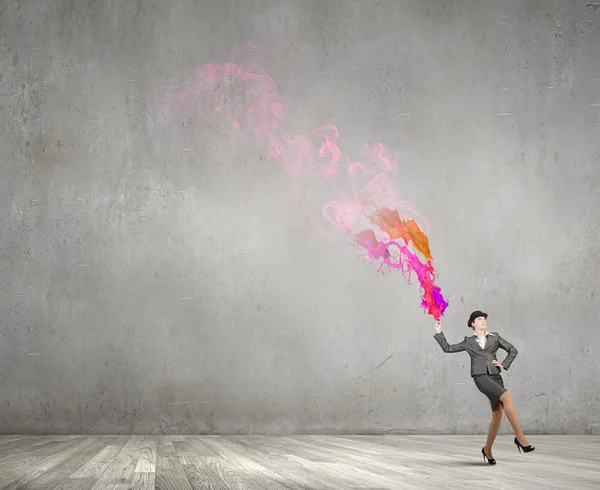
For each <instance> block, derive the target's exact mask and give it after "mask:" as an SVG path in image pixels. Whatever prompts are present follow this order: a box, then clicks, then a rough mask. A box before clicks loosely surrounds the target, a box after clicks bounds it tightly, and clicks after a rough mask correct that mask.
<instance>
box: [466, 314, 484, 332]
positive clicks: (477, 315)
mask: <svg viewBox="0 0 600 490" xmlns="http://www.w3.org/2000/svg"><path fill="white" fill-rule="evenodd" d="M480 316H483V317H485V318H487V316H488V314H487V313H484V312H483V311H479V310H477V311H474V312H473V313H471V316H470V317H469V321H468V322H467V327H469V328H473V327H472V326H471V323H473V320H475V318H479V317H480Z"/></svg>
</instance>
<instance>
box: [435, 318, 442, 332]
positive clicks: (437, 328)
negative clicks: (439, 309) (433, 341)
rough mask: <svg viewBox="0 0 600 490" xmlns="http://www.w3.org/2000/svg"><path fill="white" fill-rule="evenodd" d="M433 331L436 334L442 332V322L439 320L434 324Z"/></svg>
mask: <svg viewBox="0 0 600 490" xmlns="http://www.w3.org/2000/svg"><path fill="white" fill-rule="evenodd" d="M435 331H436V332H437V333H440V332H441V331H442V322H441V321H440V320H438V321H437V322H435Z"/></svg>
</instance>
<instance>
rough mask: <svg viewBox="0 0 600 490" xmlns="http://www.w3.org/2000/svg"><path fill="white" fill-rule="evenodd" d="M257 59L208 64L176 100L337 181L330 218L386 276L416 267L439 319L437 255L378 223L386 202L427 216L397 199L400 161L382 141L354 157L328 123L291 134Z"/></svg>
mask: <svg viewBox="0 0 600 490" xmlns="http://www.w3.org/2000/svg"><path fill="white" fill-rule="evenodd" d="M252 48H253V49H257V48H256V47H252ZM250 65H251V68H245V67H243V66H242V64H241V63H240V64H237V63H231V62H230V63H222V64H210V65H205V66H202V67H200V68H198V69H197V70H196V74H195V77H194V78H193V79H192V80H190V82H189V88H187V89H186V90H183V91H181V92H180V93H178V94H177V95H176V96H175V102H176V103H177V104H178V105H180V106H181V107H184V108H186V109H190V108H193V110H194V111H195V112H197V114H198V115H199V116H201V117H209V116H210V115H211V114H214V113H215V112H217V113H219V114H221V115H222V116H223V117H224V118H225V120H227V121H228V122H229V123H230V124H231V127H232V128H233V130H234V131H238V132H239V131H243V130H248V131H251V132H252V133H253V134H254V135H255V137H256V138H257V141H258V142H259V143H260V144H261V145H263V146H264V147H265V149H266V154H267V155H268V156H269V157H270V158H272V159H273V160H274V161H276V162H279V164H280V165H282V166H283V168H284V169H285V171H286V172H287V173H288V174H289V175H290V176H291V177H295V176H304V177H307V178H310V179H312V180H314V181H315V182H329V183H332V182H333V183H335V187H336V189H337V195H336V196H332V199H331V200H329V201H328V202H326V203H324V204H323V205H322V215H323V217H324V218H325V219H326V220H327V221H328V222H329V223H331V224H332V225H334V226H335V227H336V228H337V229H339V230H342V231H344V232H345V233H346V234H347V235H348V236H349V237H350V238H351V239H352V240H353V242H354V243H355V244H356V246H357V247H360V248H362V249H364V251H365V253H364V254H363V255H362V257H363V258H364V259H365V260H366V261H368V262H373V261H375V260H378V261H379V262H380V267H379V269H378V271H379V272H381V273H382V274H383V273H384V270H383V268H384V265H385V266H386V267H387V268H388V269H396V270H399V271H400V272H402V274H403V275H404V277H405V278H406V279H407V281H408V282H409V283H410V277H411V273H415V275H416V276H417V278H418V280H419V284H420V286H421V289H422V303H421V306H422V308H423V309H424V310H425V311H426V312H427V313H428V314H430V315H432V316H433V317H434V318H436V319H439V318H440V317H441V316H442V315H443V313H444V310H445V309H446V307H447V306H448V303H447V301H446V300H445V299H444V298H443V296H442V294H441V290H440V288H439V287H438V286H436V285H435V284H434V281H435V271H434V268H433V265H432V262H431V260H426V261H424V262H422V261H421V260H420V259H419V257H418V256H417V255H416V254H415V252H414V251H413V250H412V248H414V247H413V245H415V244H414V243H412V242H410V240H409V239H407V238H406V237H405V239H404V241H405V242H406V243H404V244H402V243H399V242H398V241H397V239H396V240H392V239H391V238H390V237H389V235H388V234H387V233H386V232H384V231H382V230H381V229H378V228H377V227H376V226H374V216H375V214H376V213H377V211H378V210H381V209H382V208H389V209H396V210H404V211H406V212H409V213H410V214H412V215H416V216H418V217H419V219H420V220H421V221H424V220H423V219H422V217H421V216H419V215H418V214H417V213H416V212H415V211H414V210H413V209H412V208H411V207H410V206H408V205H407V204H406V203H404V202H402V201H399V200H398V193H397V189H396V186H395V184H394V180H393V177H395V171H396V166H395V165H394V163H393V162H392V161H391V160H390V158H389V157H388V156H387V155H386V152H385V149H384V146H383V144H381V143H379V144H377V145H376V146H375V147H374V148H370V149H368V153H367V157H366V158H365V159H363V161H358V162H353V161H352V160H351V159H350V158H348V157H347V156H345V155H344V154H343V153H342V152H341V150H340V148H339V146H338V138H339V131H338V129H337V128H336V127H335V126H332V125H328V126H321V127H318V128H315V129H312V130H310V131H308V132H306V133H304V134H302V135H300V136H296V137H291V136H290V135H288V134H287V133H286V131H285V127H284V123H285V116H286V108H285V106H284V104H283V103H282V101H281V100H280V97H279V94H278V92H277V89H276V85H275V83H274V81H273V80H272V79H271V78H270V77H268V76H266V75H264V74H262V73H260V70H259V68H258V67H257V66H256V59H252V60H251V61H250ZM252 65H254V66H252ZM342 169H343V170H344V171H343V172H342V171H341V170H342ZM419 228H421V229H422V227H421V226H419ZM423 236H425V238H426V235H424V234H423ZM407 240H408V241H407Z"/></svg>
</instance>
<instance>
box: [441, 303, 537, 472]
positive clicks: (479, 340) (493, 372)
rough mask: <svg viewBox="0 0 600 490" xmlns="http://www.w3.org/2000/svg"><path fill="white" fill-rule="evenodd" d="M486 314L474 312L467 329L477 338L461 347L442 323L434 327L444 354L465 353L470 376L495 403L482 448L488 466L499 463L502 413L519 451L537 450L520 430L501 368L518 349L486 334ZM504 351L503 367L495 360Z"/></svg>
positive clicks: (490, 334) (507, 363)
mask: <svg viewBox="0 0 600 490" xmlns="http://www.w3.org/2000/svg"><path fill="white" fill-rule="evenodd" d="M487 316H488V315H487V313H483V312H482V311H474V312H473V313H471V316H470V317H469V321H468V322H467V326H468V327H470V328H472V329H473V331H474V332H475V335H472V336H470V337H465V339H464V340H463V341H462V342H460V343H459V344H453V345H449V344H448V342H447V341H446V337H444V334H443V333H442V324H441V322H440V321H439V320H438V321H437V322H436V324H435V331H436V332H437V333H436V334H435V335H434V338H435V340H437V342H438V344H440V347H441V348H442V350H443V351H444V352H462V351H464V350H466V351H467V352H468V353H469V356H471V377H472V378H473V381H474V382H475V385H476V386H477V388H478V389H479V391H481V392H482V393H483V394H484V395H486V396H487V397H488V398H489V399H490V403H491V404H492V423H491V424H490V428H489V431H488V437H487V442H486V444H485V446H484V447H483V448H482V449H481V453H482V454H483V461H484V462H485V459H486V458H487V459H488V463H489V464H496V460H495V459H494V458H492V444H493V443H494V440H495V439H496V435H498V431H499V430H500V424H501V423H502V412H503V411H505V412H506V417H507V418H508V421H509V422H510V425H512V428H513V430H514V431H515V436H516V437H515V441H514V442H515V444H516V445H517V447H518V448H519V452H521V449H523V451H525V452H526V453H528V452H529V451H533V450H534V449H535V447H534V446H531V445H530V444H529V442H528V441H527V438H526V437H525V434H523V431H522V430H521V426H520V425H519V419H518V418H517V412H516V411H515V405H514V403H513V398H512V394H511V392H510V391H507V390H506V389H505V388H504V382H503V381H502V376H500V369H504V370H506V369H508V367H509V366H510V364H511V363H512V362H513V360H514V359H515V357H517V349H515V348H514V347H513V346H512V345H510V344H509V343H508V342H507V341H506V340H504V339H503V338H502V337H500V335H498V332H493V333H492V332H487V331H486V328H487ZM498 348H502V349H504V350H505V351H507V352H508V355H507V356H506V358H505V359H504V361H503V364H500V363H499V362H498V360H497V359H496V351H497V350H498Z"/></svg>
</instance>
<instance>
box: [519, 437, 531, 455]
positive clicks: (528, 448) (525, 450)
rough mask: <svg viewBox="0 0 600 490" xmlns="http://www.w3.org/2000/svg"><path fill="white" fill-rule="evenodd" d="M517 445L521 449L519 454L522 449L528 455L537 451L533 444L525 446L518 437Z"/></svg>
mask: <svg viewBox="0 0 600 490" xmlns="http://www.w3.org/2000/svg"><path fill="white" fill-rule="evenodd" d="M515 444H516V445H517V447H518V448H519V452H521V449H522V450H523V452H525V453H528V452H529V451H533V450H534V449H535V447H534V446H532V445H531V444H530V445H529V446H523V444H521V443H520V442H519V440H518V439H517V438H516V437H515Z"/></svg>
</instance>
